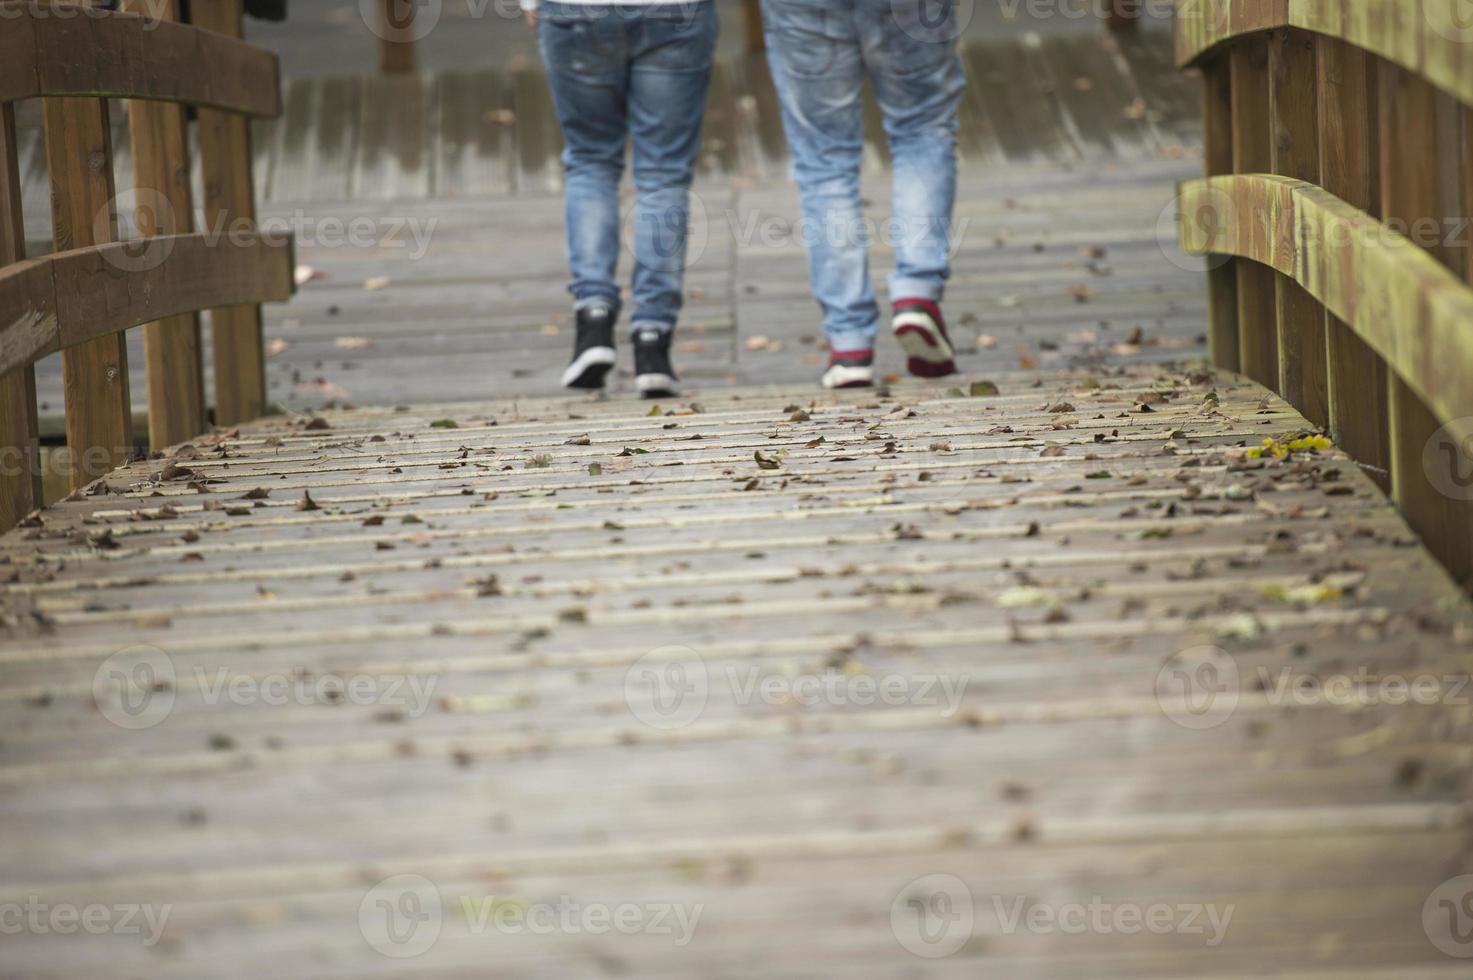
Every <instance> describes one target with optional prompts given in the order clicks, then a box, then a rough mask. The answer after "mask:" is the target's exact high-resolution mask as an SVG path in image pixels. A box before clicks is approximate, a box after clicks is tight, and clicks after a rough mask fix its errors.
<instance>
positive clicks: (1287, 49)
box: [1268, 28, 1330, 426]
mask: <svg viewBox="0 0 1473 980" xmlns="http://www.w3.org/2000/svg"><path fill="white" fill-rule="evenodd" d="M1268 43H1269V50H1268V74H1269V127H1270V130H1271V132H1272V134H1273V145H1272V154H1271V156H1272V161H1273V162H1272V170H1273V172H1274V173H1276V174H1279V175H1280V176H1284V177H1294V178H1297V179H1299V180H1304V181H1308V182H1310V183H1314V182H1316V181H1318V180H1319V176H1320V155H1319V109H1318V99H1317V97H1316V92H1317V89H1318V87H1319V68H1318V60H1317V54H1316V45H1317V41H1316V39H1315V37H1314V35H1312V34H1308V33H1304V32H1300V31H1292V30H1289V29H1287V28H1285V29H1281V30H1277V31H1274V32H1273V33H1272V34H1271V35H1270V36H1269V42H1268ZM1274 309H1275V316H1276V319H1277V321H1278V337H1279V377H1278V390H1279V392H1280V393H1281V394H1282V395H1283V396H1284V398H1285V399H1287V400H1288V402H1289V404H1291V405H1293V406H1294V407H1295V408H1297V409H1298V410H1299V411H1300V412H1302V413H1304V417H1305V418H1307V419H1309V420H1310V421H1311V422H1313V423H1314V424H1315V425H1318V426H1328V425H1329V422H1330V404H1329V403H1330V391H1329V363H1328V354H1327V351H1326V338H1325V311H1324V308H1323V307H1322V306H1321V305H1320V304H1319V303H1318V302H1317V301H1316V300H1315V299H1314V297H1312V296H1310V295H1309V294H1308V293H1306V292H1305V291H1304V288H1303V287H1302V286H1300V285H1299V284H1298V283H1296V282H1294V281H1293V280H1292V279H1290V278H1288V277H1287V276H1278V277H1277V278H1276V279H1275V281H1274Z"/></svg>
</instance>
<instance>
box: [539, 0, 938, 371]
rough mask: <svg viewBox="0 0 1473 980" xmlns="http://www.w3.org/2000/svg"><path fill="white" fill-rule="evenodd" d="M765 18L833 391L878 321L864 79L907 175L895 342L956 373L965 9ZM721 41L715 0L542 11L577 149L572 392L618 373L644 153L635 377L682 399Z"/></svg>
mask: <svg viewBox="0 0 1473 980" xmlns="http://www.w3.org/2000/svg"><path fill="white" fill-rule="evenodd" d="M763 13H764V18H765V21H766V28H767V42H768V48H769V51H770V60H771V68H772V74H773V80H774V83H775V85H776V88H777V92H778V95H779V99H780V101H781V105H782V112H783V125H784V129H785V131H786V133H787V137H788V142H789V145H790V146H791V148H792V153H793V172H794V176H795V177H796V178H797V181H798V185H799V190H800V194H801V197H802V202H803V223H804V226H805V227H804V228H803V229H802V234H803V240H804V242H805V244H806V245H807V246H808V251H809V266H810V280H811V284H812V287H813V291H814V295H815V296H816V298H817V299H818V302H819V305H820V307H821V308H822V309H823V313H824V329H825V333H826V334H827V336H828V341H829V349H830V369H829V371H828V372H827V373H826V374H825V376H824V383H825V384H826V385H829V386H830V387H839V386H848V385H853V384H865V383H869V382H870V381H872V378H873V370H872V365H873V347H874V337H875V334H876V332H877V328H878V323H879V319H880V311H879V307H878V304H877V301H876V298H875V294H874V290H873V287H872V286H871V283H870V277H869V258H868V255H869V242H868V240H867V238H866V235H865V222H864V215H863V211H862V207H861V203H860V193H859V164H860V157H861V154H862V150H863V102H862V97H861V93H862V89H863V83H864V79H865V77H866V76H868V77H869V78H870V80H871V83H872V85H873V87H874V90H875V95H876V97H877V99H878V101H879V104H880V108H881V110H882V113H883V116H884V121H885V132H886V136H887V138H888V140H889V142H890V146H891V150H892V156H893V158H894V164H895V173H894V180H895V190H894V196H893V204H892V212H893V215H892V219H891V221H890V223H889V224H888V225H887V226H886V227H885V232H886V234H887V236H888V237H890V238H892V239H893V242H894V247H895V255H896V272H895V274H894V275H893V276H892V277H891V279H890V298H891V302H892V303H893V304H895V316H894V319H893V320H892V328H893V330H894V332H895V335H896V337H897V339H899V341H900V343H901V346H902V347H903V348H904V349H905V351H906V353H907V355H908V357H909V365H910V368H911V371H912V372H913V373H915V374H919V375H923V376H928V377H934V376H938V375H941V374H946V373H950V372H951V371H953V370H955V363H954V361H953V352H952V349H951V346H950V341H949V338H948V337H947V335H946V329H945V325H944V322H943V321H942V318H941V311H940V307H939V303H940V300H941V298H942V294H943V291H944V288H945V284H946V280H947V278H948V277H949V275H950V255H951V248H950V245H951V213H952V205H953V199H954V197H955V193H956V152H955V146H956V110H957V106H958V104H959V102H960V100H961V97H962V92H963V88H964V86H965V82H964V78H963V73H962V67H961V60H960V57H959V56H958V54H957V50H956V17H955V11H954V6H953V3H952V0H763ZM716 30H717V24H716V13H715V8H714V4H713V3H712V2H710V0H680V2H668V3H652V4H643V5H638V6H633V5H630V6H621V5H615V4H582V3H549V4H546V5H544V6H543V8H542V11H541V20H540V24H539V32H540V33H539V40H540V43H541V47H542V53H543V58H544V60H545V61H546V63H547V66H548V73H549V77H550V80H551V87H552V93H553V99H554V102H555V103H556V107H557V112H558V117H559V120H560V121H561V123H562V127H563V133H564V139H565V142H566V146H567V148H566V150H565V151H564V154H563V163H564V168H565V171H566V178H567V190H566V199H567V231H568V256H569V262H570V265H571V266H572V273H573V281H572V284H571V286H570V290H571V292H572V293H573V297H574V301H575V305H576V307H577V309H578V310H579V342H578V350H577V351H576V352H575V355H574V362H573V364H572V365H570V367H569V369H568V373H567V374H566V375H565V376H564V382H565V383H567V384H570V385H572V386H574V387H599V386H601V385H602V382H603V378H604V375H605V374H606V373H607V371H608V369H609V368H610V367H611V366H612V364H613V356H614V354H613V349H612V333H611V332H608V331H609V330H610V329H611V328H610V327H609V325H608V322H609V321H611V320H613V319H617V316H618V312H619V306H620V302H619V298H620V290H619V286H618V284H617V281H616V278H615V276H616V271H617V269H616V267H617V261H618V254H619V250H620V238H621V225H620V218H619V199H618V185H619V181H620V178H621V176H622V173H623V169H624V158H625V150H626V145H627V144H628V143H630V142H632V144H633V169H634V186H635V191H636V201H635V208H634V211H633V213H632V215H631V217H630V221H631V222H632V227H630V228H629V229H627V232H626V237H627V239H628V240H629V241H630V243H631V245H632V250H633V253H634V273H633V282H632V291H631V295H632V298H633V306H634V309H633V315H632V317H631V321H630V324H631V331H632V333H633V336H634V339H635V355H636V381H637V384H638V386H639V388H640V390H641V391H644V392H645V393H646V394H650V393H652V392H654V393H663V392H664V391H665V390H666V388H667V387H668V388H673V380H674V375H673V371H671V370H669V364H668V348H669V335H670V332H671V331H672V330H673V328H674V326H675V322H676V319H677V317H678V315H679V312H680V306H681V298H682V283H683V278H684V269H685V264H686V258H687V250H686V240H687V232H688V227H689V214H690V203H689V196H690V195H689V191H690V183H691V178H692V174H693V169H694V165H695V160H696V154H697V152H698V150H699V143H700V127H701V120H702V116H703V111H704V107H705V98H706V92H707V89H708V83H709V79H710V72H711V61H712V54H713V51H714V47H715V37H716ZM606 332H608V338H609V339H608V341H607V343H606V344H605V343H602V342H601V340H600V339H601V338H602V337H603V336H604V334H605V333H606ZM656 339H663V344H664V361H663V362H662V363H659V364H657V363H656V360H658V359H657V358H656V359H653V360H652V359H651V358H648V357H644V358H642V352H643V351H644V348H645V347H646V346H647V344H648V343H650V342H653V341H655V340H656ZM642 361H644V362H647V363H642ZM645 367H650V368H651V370H650V371H645V370H644V368H645ZM655 368H659V369H660V370H658V371H657V370H654V369H655ZM655 375H659V377H655ZM647 376H648V380H647V381H642V380H641V379H646V378H647ZM663 381H669V382H671V384H670V385H669V386H662V382H663Z"/></svg>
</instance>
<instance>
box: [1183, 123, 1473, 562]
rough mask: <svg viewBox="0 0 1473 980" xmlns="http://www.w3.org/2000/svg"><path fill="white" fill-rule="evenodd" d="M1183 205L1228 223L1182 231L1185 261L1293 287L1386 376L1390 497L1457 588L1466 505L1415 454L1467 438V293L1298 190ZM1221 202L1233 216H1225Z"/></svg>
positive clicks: (1334, 202) (1259, 189) (1400, 193)
mask: <svg viewBox="0 0 1473 980" xmlns="http://www.w3.org/2000/svg"><path fill="white" fill-rule="evenodd" d="M1402 138H1403V139H1404V138H1405V131H1403V134H1402ZM1407 191H1408V186H1407V185H1402V186H1400V187H1399V188H1398V187H1392V186H1390V185H1387V186H1386V187H1385V188H1384V189H1383V197H1384V206H1385V207H1386V208H1387V209H1388V212H1389V213H1391V214H1393V215H1395V214H1410V213H1415V212H1413V211H1412V210H1411V207H1412V206H1413V203H1412V202H1409V201H1407V200H1406V196H1407ZM1183 194H1184V198H1185V200H1186V202H1187V204H1186V208H1187V210H1188V211H1190V210H1191V209H1193V208H1205V207H1209V206H1216V207H1218V208H1219V210H1227V211H1228V212H1229V213H1230V220H1228V221H1226V222H1224V223H1222V224H1221V225H1219V226H1218V227H1217V228H1216V229H1215V230H1213V231H1206V232H1204V231H1203V230H1202V229H1201V228H1200V227H1198V226H1196V225H1194V224H1192V223H1187V222H1184V223H1183V225H1182V230H1183V245H1184V247H1185V248H1186V249H1187V250H1188V251H1191V252H1196V253H1206V252H1212V251H1227V252H1230V253H1232V254H1235V255H1239V256H1243V257H1245V258H1251V259H1253V260H1254V261H1255V262H1260V263H1263V264H1264V265H1266V266H1269V267H1271V268H1273V269H1275V270H1277V271H1278V272H1280V273H1282V274H1284V275H1287V276H1290V277H1292V278H1293V279H1294V280H1295V281H1296V282H1298V283H1299V284H1300V285H1302V286H1304V287H1305V289H1307V290H1308V291H1309V292H1310V294H1311V295H1313V296H1314V297H1315V298H1316V299H1318V300H1319V301H1320V302H1322V303H1324V304H1325V306H1326V307H1328V308H1329V309H1330V311H1331V312H1333V313H1334V314H1335V315H1336V316H1338V317H1339V318H1340V319H1341V320H1343V321H1344V322H1345V323H1346V324H1348V325H1349V326H1350V327H1351V329H1353V330H1354V331H1355V332H1356V334H1357V335H1358V336H1359V337H1360V338H1361V339H1362V340H1363V341H1365V342H1366V344H1367V345H1368V346H1370V347H1371V348H1372V350H1374V351H1375V352H1376V354H1377V355H1379V356H1380V358H1381V359H1382V360H1384V361H1385V362H1386V364H1387V365H1388V366H1389V368H1390V370H1391V372H1392V377H1391V378H1390V380H1389V381H1388V390H1389V391H1390V398H1391V400H1392V406H1393V408H1392V411H1391V413H1390V428H1389V432H1390V439H1391V442H1390V460H1391V483H1392V488H1393V493H1394V494H1395V496H1396V499H1397V502H1398V503H1399V504H1400V505H1401V507H1402V508H1403V510H1404V512H1405V513H1406V514H1407V517H1408V520H1409V521H1410V522H1411V523H1412V525H1413V527H1415V528H1417V530H1418V532H1419V533H1421V534H1423V535H1424V540H1425V541H1426V542H1427V544H1428V547H1430V548H1431V549H1432V550H1433V551H1434V553H1436V554H1437V555H1438V556H1439V558H1441V559H1442V560H1443V562H1444V563H1445V564H1446V565H1447V567H1448V568H1449V570H1450V571H1452V572H1453V574H1454V575H1456V576H1458V577H1459V578H1460V579H1461V578H1462V577H1463V576H1465V575H1466V574H1467V570H1468V569H1467V564H1466V563H1467V561H1468V555H1469V554H1473V538H1470V537H1469V536H1468V534H1467V531H1466V526H1465V525H1464V523H1463V521H1464V519H1465V516H1466V505H1464V504H1462V503H1461V502H1458V501H1454V500H1452V499H1450V498H1449V497H1447V496H1445V495H1444V494H1442V493H1440V492H1439V491H1437V490H1436V489H1435V488H1434V487H1433V486H1432V484H1431V483H1430V482H1429V481H1428V479H1427V474H1426V473H1425V472H1424V469H1423V454H1424V450H1425V447H1426V446H1427V445H1428V443H1429V441H1430V440H1431V439H1432V438H1433V435H1434V433H1435V432H1436V431H1437V429H1438V427H1439V425H1446V427H1447V431H1448V432H1449V433H1450V434H1451V435H1450V437H1451V438H1453V439H1454V440H1462V439H1464V438H1466V437H1467V436H1469V435H1473V426H1470V425H1469V420H1470V418H1473V389H1470V387H1469V385H1468V384H1467V383H1466V379H1467V378H1468V377H1469V376H1470V372H1473V343H1470V342H1469V336H1468V331H1467V325H1468V323H1470V322H1473V288H1470V287H1469V286H1468V285H1467V283H1466V282H1464V280H1463V278H1462V277H1461V276H1460V275H1456V274H1454V273H1453V272H1451V271H1450V270H1448V269H1447V268H1446V267H1445V266H1443V265H1442V264H1441V263H1440V262H1438V261H1437V259H1435V258H1433V257H1432V255H1431V254H1429V253H1428V252H1427V251H1424V250H1423V249H1420V248H1417V247H1415V246H1414V244H1413V243H1412V242H1411V241H1409V240H1408V239H1406V238H1405V237H1403V236H1400V235H1398V234H1396V233H1395V232H1394V231H1391V230H1390V229H1388V228H1387V227H1385V226H1383V225H1382V224H1381V223H1380V222H1378V221H1377V220H1376V219H1374V218H1371V217H1370V216H1369V215H1366V214H1365V213H1364V212H1362V211H1360V210H1358V209H1355V208H1352V207H1350V206H1349V205H1348V204H1346V203H1345V202H1344V201H1341V200H1339V199H1338V198H1336V197H1334V196H1332V195H1330V194H1329V193H1328V192H1326V191H1324V190H1322V189H1320V188H1318V187H1315V186H1314V185H1311V184H1307V183H1304V182H1302V181H1294V180H1290V179H1289V178H1281V177H1270V176H1235V177H1227V178H1221V177H1219V178H1212V179H1210V180H1207V181H1202V182H1198V183H1196V184H1194V185H1188V186H1187V187H1186V188H1184V191H1183ZM1224 201H1229V202H1231V206H1230V207H1228V208H1223V205H1222V202H1224ZM1398 388H1405V389H1406V390H1405V391H1404V392H1398ZM1414 399H1420V400H1421V401H1423V402H1425V404H1426V407H1424V408H1418V407H1417V406H1416V405H1415V404H1414V401H1413V400H1414ZM1433 419H1435V420H1436V421H1435V422H1433V421H1432V420H1433ZM1429 425H1430V428H1429ZM1398 426H1400V428H1398Z"/></svg>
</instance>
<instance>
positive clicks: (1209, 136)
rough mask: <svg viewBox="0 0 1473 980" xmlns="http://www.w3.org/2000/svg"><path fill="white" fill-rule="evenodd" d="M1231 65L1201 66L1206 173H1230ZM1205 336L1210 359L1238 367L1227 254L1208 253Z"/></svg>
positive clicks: (1233, 282) (1234, 283) (1234, 277)
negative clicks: (1209, 350) (1210, 355)
mask: <svg viewBox="0 0 1473 980" xmlns="http://www.w3.org/2000/svg"><path fill="white" fill-rule="evenodd" d="M1232 113H1233V90H1232V68H1231V65H1230V63H1229V61H1228V59H1227V57H1226V56H1223V57H1217V58H1212V59H1209V60H1207V61H1206V62H1205V63H1204V64H1203V65H1202V137H1203V143H1202V161H1203V167H1204V170H1205V172H1206V176H1208V177H1215V176H1218V175H1219V174H1230V173H1232V172H1233V114H1232ZM1207 261H1208V269H1207V337H1208V344H1209V346H1210V348H1211V350H1212V362H1213V363H1214V364H1217V365H1218V366H1219V367H1223V368H1226V369H1227V370H1229V371H1237V370H1240V365H1241V360H1240V356H1239V349H1238V344H1239V341H1238V270H1237V267H1236V265H1235V264H1234V262H1233V260H1232V258H1231V257H1230V256H1225V255H1213V256H1208V260H1207Z"/></svg>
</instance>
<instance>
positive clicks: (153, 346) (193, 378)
mask: <svg viewBox="0 0 1473 980" xmlns="http://www.w3.org/2000/svg"><path fill="white" fill-rule="evenodd" d="M124 9H125V10H127V11H130V12H146V13H149V14H151V15H152V16H155V17H158V18H160V19H163V20H178V19H179V14H178V0H162V3H161V2H160V0H128V2H127V3H126V4H125V5H124ZM187 126H188V123H187V121H186V119H185V113H184V107H183V106H181V105H177V104H174V103H170V102H147V101H141V100H133V101H130V102H129V103H128V137H129V141H130V143H131V146H132V150H133V186H134V194H133V198H132V203H133V206H134V211H135V220H136V221H137V224H138V233H139V235H140V236H143V237H152V236H153V235H167V234H175V233H185V232H190V231H193V230H194V201H193V195H192V194H191V192H190V187H189V142H188V135H187V132H188V131H187ZM143 351H144V360H145V361H146V362H147V365H148V442H149V445H150V446H151V447H152V448H153V449H162V448H164V447H165V446H171V445H174V444H175V443H180V442H183V441H184V440H186V439H190V438H192V437H194V436H196V435H198V434H199V433H200V432H203V431H204V429H205V382H204V363H203V359H202V351H201V349H200V330H199V315H198V314H195V313H187V314H184V315H181V316H174V317H169V318H168V319H165V320H160V321H158V322H156V323H150V324H147V325H146V326H145V327H144V328H143Z"/></svg>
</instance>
